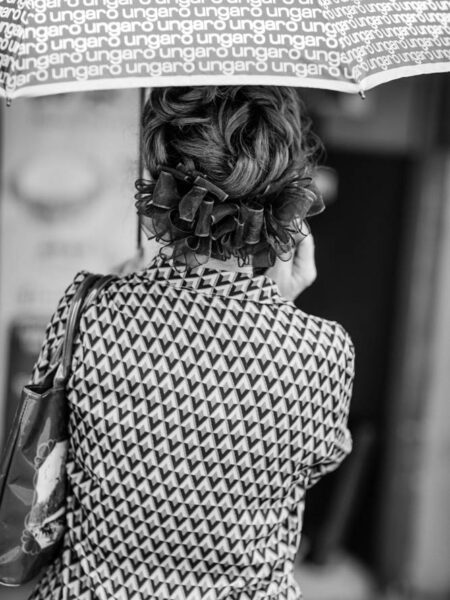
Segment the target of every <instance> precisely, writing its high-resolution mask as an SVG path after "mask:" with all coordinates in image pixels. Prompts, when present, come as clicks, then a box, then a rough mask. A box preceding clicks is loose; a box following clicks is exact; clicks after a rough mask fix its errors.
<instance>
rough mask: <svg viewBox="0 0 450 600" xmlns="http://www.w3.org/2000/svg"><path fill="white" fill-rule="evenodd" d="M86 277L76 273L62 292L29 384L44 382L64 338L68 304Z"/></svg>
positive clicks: (84, 273) (86, 273) (85, 272)
mask: <svg viewBox="0 0 450 600" xmlns="http://www.w3.org/2000/svg"><path fill="white" fill-rule="evenodd" d="M87 275H88V272H87V271H80V272H79V273H77V274H76V276H75V278H74V279H73V281H72V283H71V284H70V285H69V287H68V288H67V289H66V291H65V292H64V295H63V296H62V297H61V298H60V300H59V302H58V305H57V307H56V310H55V312H54V313H53V315H52V317H51V319H50V322H49V323H48V325H47V328H46V330H45V335H44V340H43V342H42V346H41V350H40V352H39V356H38V358H37V360H36V362H35V364H34V367H33V371H32V374H31V379H30V382H29V383H32V384H39V383H42V382H43V381H44V380H45V377H46V375H47V373H48V368H49V365H50V364H51V362H52V359H53V357H54V356H55V354H56V352H57V350H58V348H59V346H60V344H61V342H62V340H63V337H64V331H65V328H66V321H67V317H68V313H69V306H70V303H71V301H72V298H73V297H74V295H75V292H76V290H77V288H78V286H79V285H80V284H81V283H82V281H83V280H84V279H85V278H86V276H87Z"/></svg>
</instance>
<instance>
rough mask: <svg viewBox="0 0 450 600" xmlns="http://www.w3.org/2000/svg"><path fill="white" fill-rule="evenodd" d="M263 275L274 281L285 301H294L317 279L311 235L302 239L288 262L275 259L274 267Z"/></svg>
mask: <svg viewBox="0 0 450 600" xmlns="http://www.w3.org/2000/svg"><path fill="white" fill-rule="evenodd" d="M265 274H266V276H267V277H270V278H271V279H272V280H273V281H275V283H276V284H277V285H278V288H279V290H280V294H281V295H282V296H283V297H284V298H286V300H295V298H297V296H298V295H299V294H301V293H302V292H303V291H304V290H305V289H306V288H307V287H309V286H310V285H311V284H312V283H314V281H315V280H316V277H317V268H316V262H315V258H314V239H313V236H312V234H309V235H308V236H307V237H306V238H303V239H302V241H301V242H300V243H299V244H298V245H297V246H296V248H295V250H294V252H293V256H292V257H291V259H290V260H287V261H282V260H280V259H279V258H277V259H276V261H275V264H274V266H273V267H270V268H269V269H268V270H267V271H266V273H265Z"/></svg>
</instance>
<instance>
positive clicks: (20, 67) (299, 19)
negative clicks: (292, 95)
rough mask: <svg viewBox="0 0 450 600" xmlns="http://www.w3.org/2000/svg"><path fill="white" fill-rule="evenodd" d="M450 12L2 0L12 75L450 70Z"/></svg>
mask: <svg viewBox="0 0 450 600" xmlns="http://www.w3.org/2000/svg"><path fill="white" fill-rule="evenodd" d="M449 19H450V1H449V0H416V1H405V0H379V1H378V2H375V1H369V0H367V1H362V0H338V1H333V2H331V0H212V1H211V0H158V1H156V0H105V1H100V0H65V1H62V0H0V34H1V41H0V83H1V84H2V85H1V87H2V89H4V90H5V92H4V93H5V95H7V96H9V97H11V98H13V97H16V96H21V95H40V94H48V93H58V92H66V91H77V90H87V89H102V88H119V87H141V86H158V85H200V84H239V83H254V84H258V83H260V84H278V85H280V84H284V85H296V86H306V87H321V88H329V89H336V90H341V91H359V90H361V89H367V88H369V87H373V85H376V84H377V83H380V82H382V81H387V80H389V79H393V78H397V77H401V76H405V75H411V74H416V73H426V72H433V71H436V72H437V71H446V70H449V69H450V22H449Z"/></svg>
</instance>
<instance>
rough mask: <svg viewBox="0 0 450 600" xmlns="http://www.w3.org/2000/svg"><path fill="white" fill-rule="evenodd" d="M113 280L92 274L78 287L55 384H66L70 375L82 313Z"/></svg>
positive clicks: (68, 318) (69, 315)
mask: <svg viewBox="0 0 450 600" xmlns="http://www.w3.org/2000/svg"><path fill="white" fill-rule="evenodd" d="M111 279H113V276H112V275H103V276H102V275H98V274H94V273H90V274H89V275H87V277H86V278H85V279H84V280H83V281H82V282H81V284H80V285H79V286H78V288H77V290H76V292H75V295H74V297H73V299H72V302H71V305H70V308H69V313H68V315H67V322H66V331H65V334H64V339H63V342H62V352H61V360H60V366H59V368H58V371H57V373H56V376H55V383H56V382H57V383H59V384H63V385H64V384H65V383H66V381H67V379H68V378H69V374H70V365H71V363H72V353H73V342H74V339H75V336H76V335H77V333H78V326H79V324H80V318H81V313H82V311H83V307H84V306H88V305H89V304H90V303H91V302H92V300H93V299H94V297H95V296H96V295H97V294H98V292H99V291H100V289H101V288H103V287H104V285H106V283H107V282H108V281H110V280H111Z"/></svg>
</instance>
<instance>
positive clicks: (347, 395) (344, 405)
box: [307, 328, 355, 488]
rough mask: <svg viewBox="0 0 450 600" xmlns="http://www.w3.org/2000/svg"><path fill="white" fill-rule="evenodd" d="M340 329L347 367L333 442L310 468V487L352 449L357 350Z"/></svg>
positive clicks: (335, 467) (344, 373)
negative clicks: (352, 406) (349, 420)
mask: <svg viewBox="0 0 450 600" xmlns="http://www.w3.org/2000/svg"><path fill="white" fill-rule="evenodd" d="M340 330H341V332H343V334H344V361H343V362H344V364H345V367H344V369H343V371H342V377H341V382H342V383H341V386H340V396H339V397H338V399H337V402H336V410H335V411H333V414H334V415H335V421H334V425H333V436H332V439H333V442H332V444H331V450H330V452H329V453H328V454H327V455H326V456H325V457H324V458H322V459H321V460H319V461H318V462H317V463H316V464H314V465H312V466H311V467H310V469H309V470H308V471H309V472H308V477H307V487H308V488H310V487H312V486H313V485H315V484H316V483H317V482H318V481H319V480H320V479H321V478H322V477H323V476H324V475H326V474H327V473H331V472H332V471H334V470H336V469H337V468H338V467H339V466H340V464H341V463H342V461H343V460H344V458H346V456H347V455H348V454H350V452H351V450H352V436H351V433H350V430H349V428H348V416H349V411H350V400H351V397H352V390H353V379H354V374H355V350H354V346H353V343H352V341H351V339H350V336H349V335H348V333H347V332H346V331H345V330H344V329H343V328H340Z"/></svg>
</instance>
